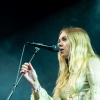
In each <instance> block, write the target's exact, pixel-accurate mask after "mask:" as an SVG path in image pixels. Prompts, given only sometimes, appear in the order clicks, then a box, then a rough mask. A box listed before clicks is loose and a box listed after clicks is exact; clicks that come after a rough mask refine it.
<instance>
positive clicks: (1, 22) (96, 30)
mask: <svg viewBox="0 0 100 100" xmlns="http://www.w3.org/2000/svg"><path fill="white" fill-rule="evenodd" d="M69 26H77V27H82V28H84V29H85V30H86V31H87V32H88V33H89V36H90V38H91V43H92V46H93V48H94V50H95V52H96V53H97V54H98V55H100V46H99V41H100V0H70V1H67V0H66V1H55V3H54V1H33V2H30V1H27V2H25V1H24V2H23V1H20V2H19V1H15V2H14V3H1V4H0V100H6V99H7V97H8V95H9V94H10V92H11V90H12V88H13V85H14V83H15V80H16V76H17V71H18V68H19V63H20V59H21V54H22V50H23V46H24V44H25V43H26V42H38V43H43V44H51V45H52V44H56V43H57V39H58V34H59V31H60V30H61V29H62V28H63V27H69ZM34 51H35V48H34V47H33V46H29V45H26V47H25V51H24V55H23V59H22V63H24V62H29V60H30V59H31V56H32V54H33V52H34ZM22 63H21V64H22ZM31 63H32V64H33V66H34V68H35V70H36V72H37V74H38V78H39V81H40V84H41V86H42V87H43V88H45V89H46V90H47V92H48V94H49V95H51V96H52V91H53V88H54V86H55V81H56V78H57V72H58V68H59V67H58V59H57V53H55V52H51V51H48V50H45V49H40V51H38V53H37V55H36V56H35V57H34V58H33V60H32V62H31ZM19 77H20V74H19ZM30 94H31V86H30V85H29V84H28V82H27V81H26V80H25V79H24V78H23V77H22V79H21V80H20V82H19V84H18V86H17V88H16V89H15V91H14V93H13V95H12V97H11V100H30Z"/></svg>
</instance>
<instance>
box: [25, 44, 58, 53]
mask: <svg viewBox="0 0 100 100" xmlns="http://www.w3.org/2000/svg"><path fill="white" fill-rule="evenodd" d="M26 43H27V44H29V45H32V46H35V47H38V48H43V49H47V50H49V51H53V52H58V51H59V50H60V49H59V47H58V46H57V45H44V44H42V43H35V42H32V43H30V42H26Z"/></svg>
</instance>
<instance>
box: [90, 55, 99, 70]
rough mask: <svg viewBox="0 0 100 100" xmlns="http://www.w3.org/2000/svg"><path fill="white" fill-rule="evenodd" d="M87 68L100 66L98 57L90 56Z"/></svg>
mask: <svg viewBox="0 0 100 100" xmlns="http://www.w3.org/2000/svg"><path fill="white" fill-rule="evenodd" d="M88 68H100V58H99V57H91V58H89V59H88Z"/></svg>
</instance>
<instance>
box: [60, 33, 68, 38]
mask: <svg viewBox="0 0 100 100" xmlns="http://www.w3.org/2000/svg"><path fill="white" fill-rule="evenodd" d="M62 37H67V33H66V32H65V31H62V32H61V33H60V35H59V39H60V38H62Z"/></svg>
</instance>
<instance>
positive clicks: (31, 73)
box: [20, 63, 53, 100]
mask: <svg viewBox="0 0 100 100" xmlns="http://www.w3.org/2000/svg"><path fill="white" fill-rule="evenodd" d="M20 73H22V74H23V76H24V77H25V79H26V80H27V81H28V82H29V83H30V85H31V87H32V94H31V98H30V99H31V100H53V99H52V97H50V96H49V95H48V94H47V92H46V90H45V89H43V88H42V87H41V86H40V83H39V81H38V76H37V74H36V71H35V69H34V68H33V66H32V65H31V63H24V64H23V65H22V68H21V71H20Z"/></svg>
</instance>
